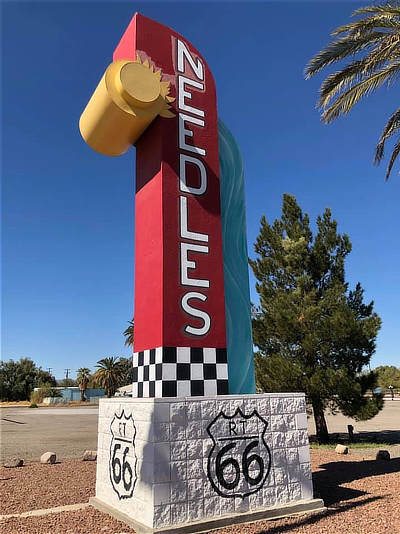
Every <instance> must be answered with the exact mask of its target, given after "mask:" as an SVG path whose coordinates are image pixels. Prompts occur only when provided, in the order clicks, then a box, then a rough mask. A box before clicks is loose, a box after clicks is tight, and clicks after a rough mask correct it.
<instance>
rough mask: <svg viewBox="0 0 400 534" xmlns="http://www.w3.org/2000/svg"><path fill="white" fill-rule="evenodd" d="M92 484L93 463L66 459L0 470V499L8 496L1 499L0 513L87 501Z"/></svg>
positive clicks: (19, 511) (13, 512) (94, 469)
mask: <svg viewBox="0 0 400 534" xmlns="http://www.w3.org/2000/svg"><path fill="white" fill-rule="evenodd" d="M95 482H96V462H82V461H79V460H66V461H64V462H59V463H55V464H53V465H48V464H40V463H31V464H27V465H25V466H24V467H17V468H15V469H6V468H5V467H1V468H0V496H7V497H2V498H0V514H15V513H21V512H27V511H28V510H38V509H42V508H53V507H54V506H60V505H64V504H77V503H81V502H87V501H88V500H89V497H91V496H92V495H94V486H95ZM0 532H2V531H1V528H0ZM53 534H55V533H53Z"/></svg>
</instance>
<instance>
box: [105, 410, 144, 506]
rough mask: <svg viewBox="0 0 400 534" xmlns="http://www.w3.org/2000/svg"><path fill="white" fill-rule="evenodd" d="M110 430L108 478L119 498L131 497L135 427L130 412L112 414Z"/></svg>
mask: <svg viewBox="0 0 400 534" xmlns="http://www.w3.org/2000/svg"><path fill="white" fill-rule="evenodd" d="M110 430H111V434H112V440H111V447H110V479H111V484H112V487H113V488H114V491H115V493H116V494H117V495H118V498H119V499H128V498H129V497H132V494H133V490H134V489H135V484H136V478H137V473H136V464H137V458H136V454H135V436H136V427H135V423H134V421H133V418H132V414H130V415H126V414H125V412H124V410H122V412H121V414H120V415H118V414H117V413H115V414H114V417H113V420H112V421H111V425H110Z"/></svg>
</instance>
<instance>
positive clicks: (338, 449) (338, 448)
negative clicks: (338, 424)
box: [335, 444, 349, 454]
mask: <svg viewBox="0 0 400 534" xmlns="http://www.w3.org/2000/svg"><path fill="white" fill-rule="evenodd" d="M335 452H336V453H337V454H348V453H349V448H348V447H346V445H340V444H339V445H336V449H335Z"/></svg>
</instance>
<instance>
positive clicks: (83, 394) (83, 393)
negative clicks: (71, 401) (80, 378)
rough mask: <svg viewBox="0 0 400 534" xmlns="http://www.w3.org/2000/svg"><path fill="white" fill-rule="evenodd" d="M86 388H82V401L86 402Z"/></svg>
mask: <svg viewBox="0 0 400 534" xmlns="http://www.w3.org/2000/svg"><path fill="white" fill-rule="evenodd" d="M85 400H86V399H85V390H84V389H81V402H85Z"/></svg>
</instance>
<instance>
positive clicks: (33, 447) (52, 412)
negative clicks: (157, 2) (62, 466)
mask: <svg viewBox="0 0 400 534" xmlns="http://www.w3.org/2000/svg"><path fill="white" fill-rule="evenodd" d="M97 418H98V408H97V407H86V406H82V407H74V408H72V407H71V408H69V407H63V408H44V407H43V408H42V407H40V408H35V409H30V408H20V407H18V408H2V409H1V422H0V445H1V446H0V449H1V452H0V458H1V460H4V459H5V458H9V457H10V456H19V457H21V458H24V460H26V461H38V460H39V459H40V456H41V455H42V454H43V453H44V452H46V451H52V452H55V453H56V454H57V458H58V459H63V458H64V459H65V458H77V457H79V456H81V455H82V453H83V451H84V450H85V449H97Z"/></svg>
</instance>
